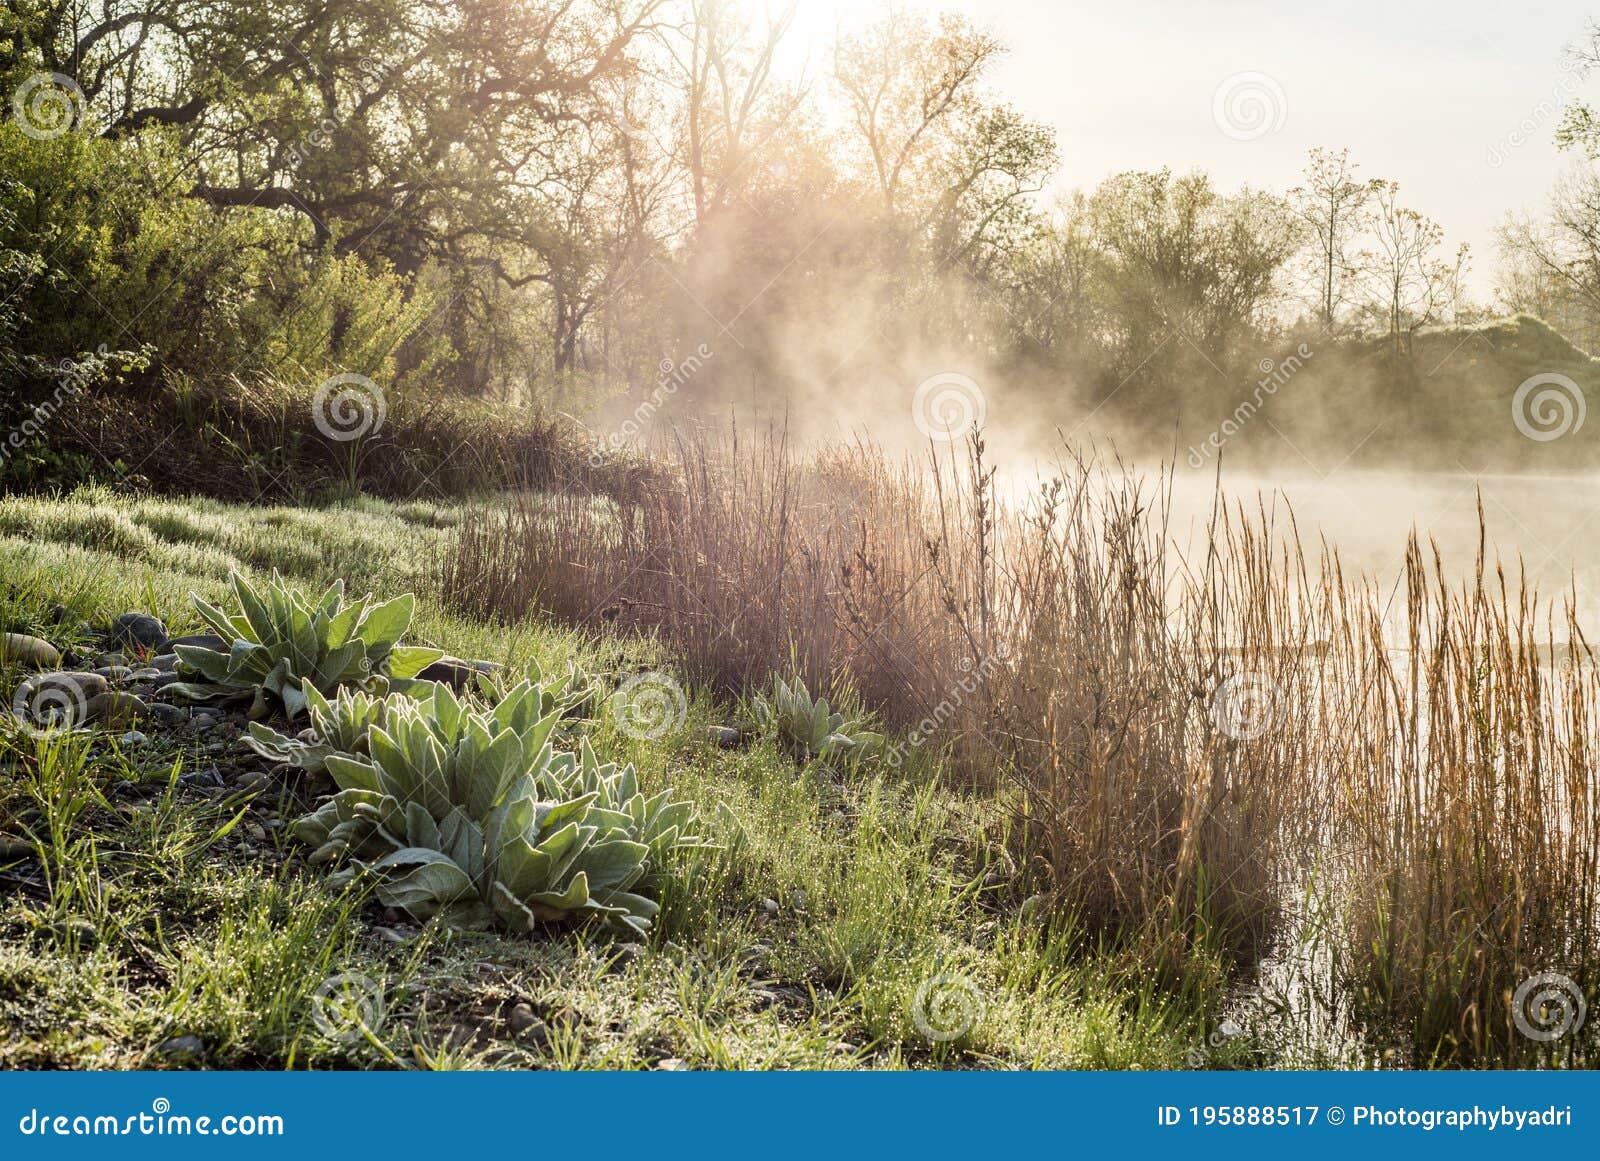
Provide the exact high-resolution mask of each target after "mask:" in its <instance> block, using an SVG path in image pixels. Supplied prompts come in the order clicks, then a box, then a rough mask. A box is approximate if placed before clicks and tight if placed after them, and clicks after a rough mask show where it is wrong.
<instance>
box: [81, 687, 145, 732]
mask: <svg viewBox="0 0 1600 1161" xmlns="http://www.w3.org/2000/svg"><path fill="white" fill-rule="evenodd" d="M87 708H88V720H89V721H91V722H97V723H99V724H100V725H103V726H107V727H116V726H131V725H132V724H133V723H134V722H136V721H143V720H144V719H146V718H148V717H149V716H150V707H149V706H147V705H145V703H144V702H143V701H142V700H141V699H140V698H137V697H135V696H134V695H133V694H131V693H101V694H96V695H95V696H94V697H91V698H90V699H89V705H88V707H87Z"/></svg>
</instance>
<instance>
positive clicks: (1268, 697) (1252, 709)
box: [1211, 672, 1279, 742]
mask: <svg viewBox="0 0 1600 1161" xmlns="http://www.w3.org/2000/svg"><path fill="white" fill-rule="evenodd" d="M1278 703H1279V693H1278V687H1277V685H1276V684H1274V683H1273V681H1272V679H1271V678H1269V677H1267V676H1266V675H1265V674H1262V673H1254V672H1250V673H1236V674H1234V675H1233V676H1232V677H1230V678H1228V680H1226V681H1224V682H1223V683H1222V685H1221V686H1220V687H1219V688H1218V689H1217V694H1216V696H1215V697H1214V698H1212V699H1211V720H1212V721H1213V722H1214V723H1215V724H1216V727H1217V729H1218V730H1220V731H1222V732H1223V733H1224V734H1227V735H1228V737H1230V738H1235V739H1237V740H1239V741H1241V742H1248V741H1250V740H1251V739H1252V738H1259V737H1260V736H1261V735H1262V734H1264V733H1266V732H1267V731H1268V730H1270V729H1271V728H1272V726H1273V724H1274V723H1275V722H1276V721H1277V720H1278V708H1279V706H1278Z"/></svg>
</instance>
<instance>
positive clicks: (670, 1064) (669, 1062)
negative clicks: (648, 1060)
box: [656, 1056, 689, 1072]
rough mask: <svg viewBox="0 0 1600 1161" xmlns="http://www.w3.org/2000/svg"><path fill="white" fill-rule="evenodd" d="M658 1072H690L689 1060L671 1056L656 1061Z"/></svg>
mask: <svg viewBox="0 0 1600 1161" xmlns="http://www.w3.org/2000/svg"><path fill="white" fill-rule="evenodd" d="M656 1071H657V1072H688V1071H689V1064H688V1062H687V1061H684V1060H679V1059H678V1058H677V1057H676V1056H669V1057H667V1058H666V1059H665V1060H658V1061H656Z"/></svg>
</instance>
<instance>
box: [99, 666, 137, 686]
mask: <svg viewBox="0 0 1600 1161" xmlns="http://www.w3.org/2000/svg"><path fill="white" fill-rule="evenodd" d="M94 673H95V676H96V677H103V678H105V679H106V680H107V681H115V682H124V681H129V680H131V679H132V677H133V669H132V668H131V667H129V666H126V665H102V666H101V667H100V668H99V669H96V670H95V671H94Z"/></svg>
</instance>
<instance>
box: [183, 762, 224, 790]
mask: <svg viewBox="0 0 1600 1161" xmlns="http://www.w3.org/2000/svg"><path fill="white" fill-rule="evenodd" d="M222 784H223V781H222V771H221V770H219V769H217V768H216V767H215V766H207V767H205V768H204V769H203V770H190V771H189V772H188V773H186V774H180V775H178V785H179V786H192V787H195V788H196V789H206V788H210V787H220V786H221V785H222Z"/></svg>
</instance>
